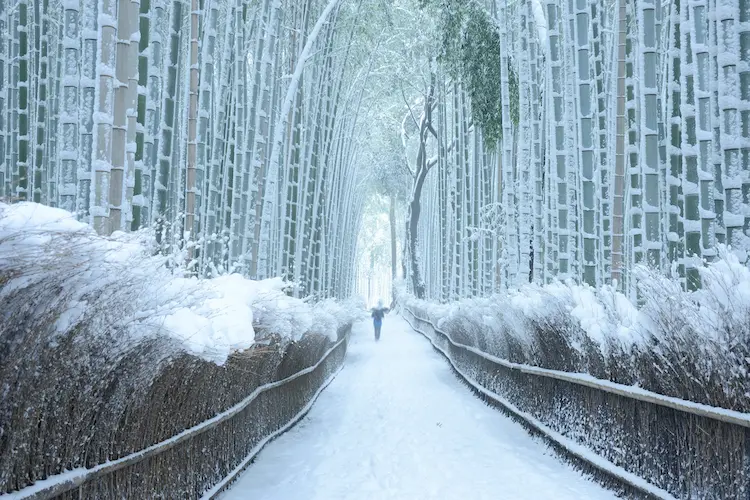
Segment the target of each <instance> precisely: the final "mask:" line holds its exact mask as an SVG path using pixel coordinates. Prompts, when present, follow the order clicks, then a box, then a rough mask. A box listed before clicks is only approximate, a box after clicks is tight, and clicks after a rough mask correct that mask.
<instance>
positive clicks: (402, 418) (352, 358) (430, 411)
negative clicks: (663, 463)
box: [222, 316, 616, 500]
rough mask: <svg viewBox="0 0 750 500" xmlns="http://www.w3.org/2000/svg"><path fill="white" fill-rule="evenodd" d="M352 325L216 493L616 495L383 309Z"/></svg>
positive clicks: (301, 497) (284, 498) (380, 497)
mask: <svg viewBox="0 0 750 500" xmlns="http://www.w3.org/2000/svg"><path fill="white" fill-rule="evenodd" d="M370 328H371V327H370V325H369V324H365V323H363V324H359V325H357V326H356V327H355V329H354V333H353V334H352V341H351V344H350V347H349V353H348V355H347V360H346V366H345V367H344V369H343V370H342V371H341V373H339V375H338V376H337V377H336V379H335V380H334V381H333V382H332V383H331V385H330V386H329V387H328V388H327V389H326V390H325V391H323V393H322V394H321V396H320V398H319V399H318V402H317V403H316V404H315V406H313V408H312V410H311V411H310V413H309V414H308V415H307V417H305V418H304V419H303V420H302V421H301V422H300V423H299V424H298V425H297V426H296V427H294V428H293V429H292V430H291V431H289V432H287V433H286V434H284V435H282V436H281V437H280V438H279V439H277V440H276V441H274V442H272V443H271V444H270V445H268V447H267V448H266V449H265V450H263V451H262V452H261V453H260V455H259V456H258V459H257V461H256V462H255V463H254V464H253V465H251V466H250V467H249V468H248V469H247V471H246V472H245V473H244V474H243V475H242V476H241V477H240V479H239V480H238V481H237V483H235V485H234V487H233V488H232V489H231V490H230V491H228V492H227V493H226V494H225V495H224V496H223V497H222V498H224V499H237V500H240V499H253V500H266V499H268V500H271V499H273V500H310V499H320V500H338V499H352V500H360V499H362V500H364V499H368V500H386V499H388V500H391V499H392V500H396V499H404V500H422V499H428V498H434V499H441V500H453V499H456V500H458V499H472V500H475V499H485V498H486V499H492V500H497V499H508V500H511V499H512V500H521V499H540V500H541V499H555V500H566V499H571V500H572V499H576V500H580V499H614V498H616V497H615V496H614V494H613V493H611V492H609V491H606V490H604V489H603V488H602V487H600V486H598V485H597V484H595V483H592V482H590V481H589V480H587V479H586V478H584V477H583V476H582V475H580V474H579V473H578V472H576V471H575V470H573V469H571V468H570V467H569V466H567V465H565V464H563V463H561V462H560V461H559V460H558V459H557V458H556V457H555V456H554V455H553V454H552V451H551V450H549V449H548V448H547V446H546V445H545V444H543V443H542V442H540V441H539V440H537V439H535V438H532V437H530V436H529V435H528V434H527V433H526V431H525V430H524V429H523V428H522V427H521V426H520V425H518V424H517V423H515V422H513V421H512V420H510V419H509V418H507V417H505V416H504V415H502V414H501V413H500V412H498V411H497V410H495V409H492V408H490V407H488V406H486V405H485V404H484V403H483V402H482V401H481V400H479V399H478V398H477V397H476V396H474V394H472V393H471V391H469V389H468V388H466V386H464V385H462V384H461V383H460V382H459V380H458V379H457V378H456V376H455V375H454V374H453V373H452V372H451V369H450V367H449V365H448V363H447V362H446V361H445V360H444V358H442V357H441V356H440V355H439V354H438V353H437V352H435V351H434V350H433V348H432V346H431V344H430V343H429V341H428V340H427V339H425V338H424V337H422V336H421V335H419V334H417V333H415V332H414V331H413V330H411V328H410V327H409V325H408V323H406V321H404V320H403V319H402V318H400V317H394V316H388V317H386V319H385V321H384V324H383V336H382V337H381V340H380V342H378V343H375V341H374V339H373V337H372V332H371V331H370Z"/></svg>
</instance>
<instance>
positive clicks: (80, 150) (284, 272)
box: [0, 0, 368, 295]
mask: <svg viewBox="0 0 750 500" xmlns="http://www.w3.org/2000/svg"><path fill="white" fill-rule="evenodd" d="M362 8H363V6H362V2H356V3H355V2H347V1H338V0H325V1H323V0H301V1H300V0H0V33H2V35H3V44H2V45H1V46H0V198H2V199H5V200H12V201H23V200H28V201H35V202H39V203H43V204H48V205H52V206H56V207H60V208H64V209H67V210H69V211H71V212H74V213H75V214H76V215H77V217H78V218H79V219H81V220H86V221H89V222H90V223H91V224H92V225H93V227H94V228H95V229H96V230H97V231H98V232H99V233H101V234H110V233H113V232H115V231H135V230H139V229H141V228H153V229H155V230H156V234H157V237H158V239H159V241H160V243H161V245H162V247H163V248H165V249H171V250H168V251H174V249H180V251H181V252H182V254H183V255H184V258H185V259H186V265H187V266H188V267H189V268H190V269H191V270H192V272H193V273H194V274H196V275H201V276H212V275H216V274H220V273H225V272H242V273H244V274H246V275H248V276H251V277H254V278H259V279H260V278H266V277H270V276H285V277H287V278H289V279H292V280H295V281H297V282H298V283H300V284H301V285H302V287H303V289H304V291H305V293H314V294H318V295H348V294H349V293H350V292H351V290H350V289H351V287H352V282H353V272H354V271H353V265H352V264H351V263H352V262H353V260H354V255H353V253H354V252H355V243H356V234H357V229H358V224H359V219H360V213H361V205H362V203H361V197H359V196H357V182H358V178H359V177H358V175H359V174H358V163H357V150H356V141H354V140H353V136H354V134H355V131H356V130H357V115H356V113H354V112H352V111H351V110H352V109H354V110H356V109H357V105H358V99H361V93H358V92H357V91H356V88H355V86H356V78H360V80H361V78H362V77H361V76H358V75H360V73H361V66H362V65H363V64H365V63H366V60H367V57H368V54H367V53H366V52H365V51H363V50H362V49H361V48H358V47H355V46H354V45H353V42H352V40H353V33H354V32H355V31H356V30H357V29H358V25H359V24H360V22H361V20H360V18H361V16H362V15H363V13H362Z"/></svg>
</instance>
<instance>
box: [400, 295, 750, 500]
mask: <svg viewBox="0 0 750 500" xmlns="http://www.w3.org/2000/svg"><path fill="white" fill-rule="evenodd" d="M412 309H414V308H413V307H412V308H410V307H404V310H405V312H406V318H407V320H408V321H409V322H410V324H411V325H412V327H414V329H415V330H417V331H418V332H420V333H422V334H423V335H425V336H426V337H427V338H428V339H430V341H431V342H432V343H433V345H434V346H435V348H436V349H438V350H439V351H441V352H442V353H443V354H444V355H445V356H446V358H448V360H449V361H450V363H451V364H452V365H453V368H454V369H455V370H456V372H458V374H459V375H460V376H461V377H462V378H464V379H465V380H466V382H467V383H468V384H469V385H471V386H472V387H473V388H474V389H476V390H477V392H479V393H480V394H481V395H483V396H484V397H486V398H487V399H489V400H490V401H491V402H493V403H495V404H497V405H499V406H500V407H501V408H503V409H504V410H505V411H507V412H508V413H510V414H511V415H513V416H515V417H516V418H519V419H520V420H521V421H522V422H523V423H524V424H525V425H527V426H528V427H529V428H531V429H532V430H534V431H536V432H539V433H541V434H542V435H544V436H545V437H546V438H548V439H549V440H550V442H551V443H552V444H553V445H554V446H555V447H556V448H558V449H561V450H562V451H563V453H564V454H566V455H568V456H571V457H572V458H574V459H576V461H577V462H579V463H582V464H583V465H584V466H586V468H587V469H589V470H592V471H593V472H598V474H597V475H598V476H599V477H601V478H603V479H605V480H607V481H608V482H609V483H610V484H613V485H614V486H616V487H617V488H619V489H621V490H624V491H626V492H628V493H629V494H636V495H639V496H645V497H647V498H722V499H738V500H739V499H747V498H748V496H749V495H750V414H745V413H740V412H734V411H729V410H725V409H722V408H713V407H709V406H706V405H700V404H696V403H693V402H690V401H683V400H679V399H677V398H671V397H666V396H662V395H660V394H656V393H652V392H649V391H645V390H641V389H638V388H635V387H629V386H624V385H620V384H615V383H612V382H610V381H604V380H598V379H595V378H594V377H591V376H590V375H586V374H573V373H565V372H560V371H556V370H547V369H542V368H538V367H533V366H528V365H522V364H518V363H511V362H508V361H506V360H502V359H499V358H497V357H494V356H491V355H488V354H486V353H484V352H482V351H481V350H480V349H477V348H475V347H472V346H468V345H464V344H461V343H459V342H456V341H455V340H454V339H453V338H452V334H451V332H446V331H444V330H442V329H440V328H438V327H437V326H436V325H435V324H434V323H433V322H432V321H431V320H430V319H428V318H426V317H422V316H420V313H419V311H416V310H412ZM612 481H614V483H612Z"/></svg>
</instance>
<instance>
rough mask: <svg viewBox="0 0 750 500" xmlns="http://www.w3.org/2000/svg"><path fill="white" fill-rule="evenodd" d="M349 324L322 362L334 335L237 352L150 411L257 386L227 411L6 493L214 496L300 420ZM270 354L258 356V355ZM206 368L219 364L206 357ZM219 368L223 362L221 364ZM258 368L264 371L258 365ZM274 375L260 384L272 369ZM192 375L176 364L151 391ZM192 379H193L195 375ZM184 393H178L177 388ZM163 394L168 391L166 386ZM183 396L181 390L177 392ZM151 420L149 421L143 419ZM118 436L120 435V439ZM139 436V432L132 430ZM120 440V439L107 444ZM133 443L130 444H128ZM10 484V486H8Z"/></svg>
mask: <svg viewBox="0 0 750 500" xmlns="http://www.w3.org/2000/svg"><path fill="white" fill-rule="evenodd" d="M350 329H351V326H347V327H346V328H344V329H342V330H341V331H340V332H339V340H338V341H337V342H336V343H335V344H333V345H332V346H330V347H329V348H328V349H327V350H326V351H325V352H324V353H323V355H322V356H320V357H319V359H318V360H317V362H314V363H313V364H310V365H309V366H307V367H306V368H304V369H299V370H298V371H296V372H293V373H291V374H289V372H290V370H291V369H298V368H299V367H300V366H304V365H307V364H309V362H310V360H314V359H315V357H316V356H317V355H318V353H319V352H320V350H321V349H322V348H324V347H325V346H326V345H329V341H328V340H327V339H325V338H323V337H317V338H313V339H305V340H303V341H302V342H301V343H300V344H299V345H297V346H296V347H294V346H295V345H294V344H293V345H292V347H290V349H289V350H287V352H286V353H283V354H282V353H279V352H278V351H277V352H274V351H273V350H264V351H262V353H261V354H260V355H259V356H250V357H247V356H245V357H244V358H243V357H242V356H241V355H240V356H237V355H235V356H232V357H231V358H230V360H229V363H228V366H227V370H223V371H224V373H212V374H210V375H209V376H208V381H206V380H204V381H202V382H203V383H200V382H198V381H195V380H193V382H198V384H197V385H198V386H197V387H195V388H196V389H198V390H196V391H188V392H189V393H190V394H189V395H188V397H187V398H186V399H182V398H179V399H177V400H176V401H174V403H175V404H171V405H170V404H167V405H164V406H163V407H161V408H160V409H159V410H160V411H156V412H153V411H152V412H149V410H150V408H141V410H143V411H145V412H147V413H152V415H151V416H152V419H153V420H156V421H160V420H164V419H176V420H179V419H180V413H181V412H188V413H189V412H190V410H191V409H192V408H194V407H200V406H206V405H211V402H212V400H214V399H217V398H219V399H223V398H222V396H225V394H222V393H226V392H234V391H231V389H230V388H231V387H232V386H234V387H243V388H245V389H248V388H252V387H255V389H254V390H252V392H251V393H250V394H249V395H248V396H247V397H245V398H244V399H242V400H241V401H239V402H238V403H236V404H234V405H233V406H231V407H230V408H229V409H227V410H225V411H223V412H221V413H219V414H217V415H216V416H214V417H212V418H209V419H207V420H205V421H203V422H201V423H199V424H197V425H193V426H192V427H190V428H188V429H186V430H184V431H182V432H180V433H178V434H176V435H174V436H172V437H170V438H168V439H164V440H162V441H160V442H158V443H156V444H153V445H151V446H148V447H146V448H144V449H142V450H140V451H136V452H134V453H129V454H126V455H124V456H120V457H119V458H116V459H112V460H107V461H104V462H102V463H99V464H98V465H95V466H93V467H89V468H78V469H75V470H71V471H67V472H64V473H61V474H57V475H53V476H50V477H48V478H46V479H43V480H40V481H37V482H36V483H34V484H32V485H30V486H28V487H26V488H23V489H21V490H20V491H15V492H10V493H9V494H6V495H0V497H3V498H24V499H35V500H38V499H49V498H165V497H166V498H175V497H187V498H196V497H201V496H204V497H205V498H212V497H213V496H214V495H215V494H216V493H218V492H219V491H221V490H222V489H223V488H224V487H225V486H226V485H227V484H229V482H231V481H232V480H233V479H234V478H235V477H236V476H237V474H239V472H241V471H242V470H243V469H244V467H246V466H247V465H248V464H249V463H250V461H251V460H252V458H254V457H255V455H257V453H258V452H259V451H260V450H261V449H262V448H263V446H265V444H266V443H267V442H268V441H270V440H271V439H273V438H274V437H276V436H277V435H278V434H280V433H282V432H283V431H285V430H286V429H288V428H289V427H290V426H291V425H293V424H294V423H296V422H297V421H298V420H299V419H301V418H302V417H303V416H304V414H305V413H306V412H307V411H308V410H309V409H310V407H311V406H312V403H313V402H314V401H315V399H316V398H317V396H318V395H319V394H320V392H321V391H322V390H323V389H324V388H325V387H326V386H327V385H328V383H330V381H331V380H332V379H333V377H335V375H336V374H337V373H338V371H339V370H340V368H341V367H342V364H343V361H344V357H345V355H346V348H347V342H348V337H349V331H350ZM259 357H260V358H265V359H263V360H262V361H260V362H259V359H258V358H259ZM199 366H200V367H201V368H202V369H204V370H205V369H210V368H211V367H214V366H215V365H213V364H211V363H207V362H201V363H200V364H199ZM217 368H218V367H217ZM258 368H260V369H261V370H260V371H256V370H257V369H258ZM269 372H270V373H274V372H275V373H276V376H275V377H274V381H272V382H266V383H262V384H261V383H260V382H261V381H263V380H264V379H267V378H268V373H269ZM185 375H193V377H194V376H195V375H196V373H192V374H188V373H185V372H184V371H183V370H178V372H177V373H175V374H173V375H172V376H169V375H167V376H166V378H167V379H170V380H169V381H166V380H159V381H158V382H157V383H155V384H154V385H153V386H152V388H151V392H156V393H161V392H162V390H163V389H164V388H165V386H166V387H169V386H170V385H171V383H174V382H175V381H176V380H175V378H181V377H182V376H185ZM190 378H191V377H188V379H190ZM179 392H180V391H175V393H179ZM159 395H160V396H165V397H168V396H169V391H168V390H167V391H166V392H165V393H163V394H159ZM173 395H175V396H176V395H177V394H173ZM144 423H145V422H144ZM116 437H117V436H115V437H114V438H115V439H116ZM129 437H130V438H131V440H132V439H135V440H137V439H138V437H140V436H129ZM101 445H102V446H109V447H112V446H115V445H116V443H114V442H112V441H110V442H109V443H101ZM126 446H127V444H126ZM9 485H11V484H10V483H8V482H5V485H4V489H5V491H6V492H7V491H8V486H9Z"/></svg>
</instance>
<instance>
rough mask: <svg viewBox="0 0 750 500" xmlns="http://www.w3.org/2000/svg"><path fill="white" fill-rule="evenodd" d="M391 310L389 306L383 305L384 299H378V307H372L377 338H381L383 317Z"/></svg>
mask: <svg viewBox="0 0 750 500" xmlns="http://www.w3.org/2000/svg"><path fill="white" fill-rule="evenodd" d="M388 311H389V309H388V308H387V307H383V301H382V300H378V305H377V307H374V308H373V309H372V324H373V326H374V327H375V340H376V341H377V340H380V329H381V328H382V327H383V317H384V316H385V314H386V313H387V312H388Z"/></svg>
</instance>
